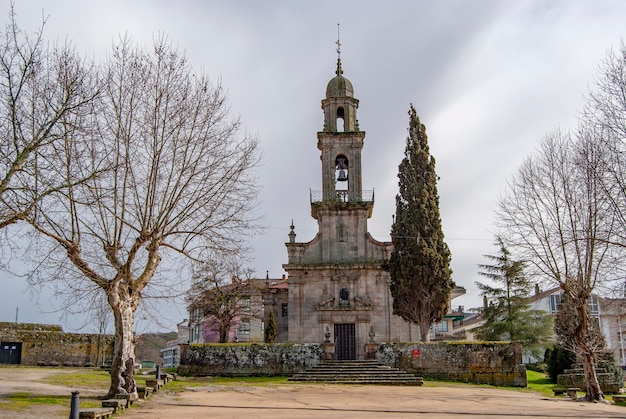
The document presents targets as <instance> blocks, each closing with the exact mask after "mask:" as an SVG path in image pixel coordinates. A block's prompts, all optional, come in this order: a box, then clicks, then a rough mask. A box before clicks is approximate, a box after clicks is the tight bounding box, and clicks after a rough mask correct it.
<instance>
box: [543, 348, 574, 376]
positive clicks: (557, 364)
mask: <svg viewBox="0 0 626 419" xmlns="http://www.w3.org/2000/svg"><path fill="white" fill-rule="evenodd" d="M543 361H544V362H545V363H546V365H547V371H548V375H549V376H550V381H552V382H553V383H555V384H556V382H557V377H558V375H559V374H563V371H565V370H566V369H568V368H571V367H572V364H573V363H574V362H576V355H575V354H574V353H573V352H571V351H568V350H567V349H565V348H563V347H561V346H558V345H556V346H554V347H553V348H552V349H551V348H548V349H546V352H545V354H544V359H543Z"/></svg>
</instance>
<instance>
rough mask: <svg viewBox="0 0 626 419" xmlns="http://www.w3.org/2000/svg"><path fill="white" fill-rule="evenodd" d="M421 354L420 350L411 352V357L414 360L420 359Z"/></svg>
mask: <svg viewBox="0 0 626 419" xmlns="http://www.w3.org/2000/svg"><path fill="white" fill-rule="evenodd" d="M421 354H422V353H421V351H420V350H419V349H413V350H412V351H411V357H412V358H419V357H420V355H421Z"/></svg>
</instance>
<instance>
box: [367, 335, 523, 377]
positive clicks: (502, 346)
mask: <svg viewBox="0 0 626 419" xmlns="http://www.w3.org/2000/svg"><path fill="white" fill-rule="evenodd" d="M376 357H377V359H378V360H379V361H380V362H382V363H383V364H386V365H389V366H394V367H397V368H401V369H403V370H405V371H408V372H412V373H415V374H419V375H421V376H423V377H424V378H431V379H436V380H446V381H462V382H468V383H478V384H491V385H500V386H514V387H526V385H527V381H526V367H525V366H524V364H522V346H521V344H519V343H516V342H513V343H511V342H466V343H460V342H436V343H416V342H410V343H390V344H387V343H382V344H379V345H378V351H377V354H376Z"/></svg>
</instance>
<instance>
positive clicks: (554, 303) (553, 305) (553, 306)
mask: <svg viewBox="0 0 626 419" xmlns="http://www.w3.org/2000/svg"><path fill="white" fill-rule="evenodd" d="M560 302H561V294H552V295H550V314H556V310H557V308H558V307H559V303H560Z"/></svg>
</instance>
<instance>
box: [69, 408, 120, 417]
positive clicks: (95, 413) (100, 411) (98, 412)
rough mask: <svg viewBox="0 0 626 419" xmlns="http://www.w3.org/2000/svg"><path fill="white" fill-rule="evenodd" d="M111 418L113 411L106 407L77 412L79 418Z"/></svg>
mask: <svg viewBox="0 0 626 419" xmlns="http://www.w3.org/2000/svg"><path fill="white" fill-rule="evenodd" d="M111 416H113V409H111V408H108V407H103V408H95V409H85V410H81V411H79V412H78V417H79V418H85V419H87V418H110V417H111Z"/></svg>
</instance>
